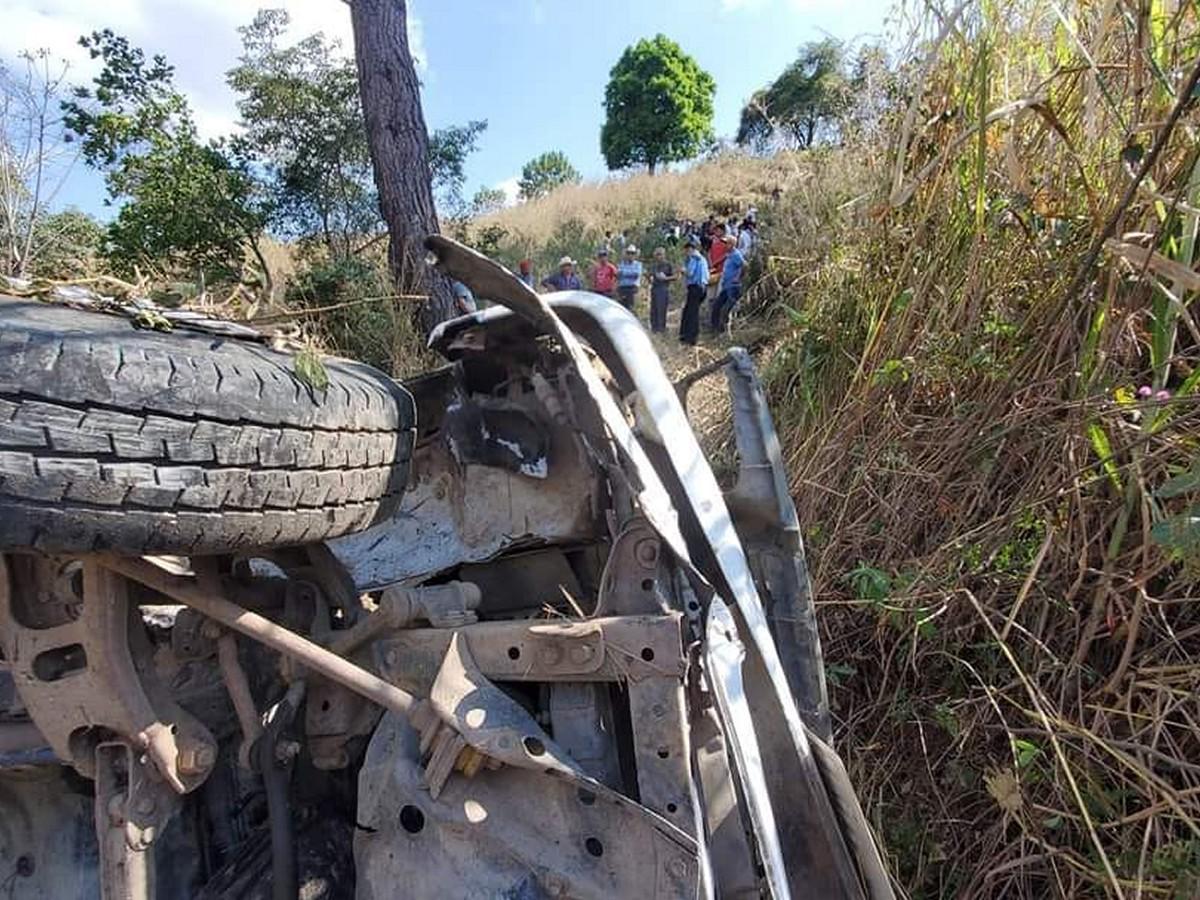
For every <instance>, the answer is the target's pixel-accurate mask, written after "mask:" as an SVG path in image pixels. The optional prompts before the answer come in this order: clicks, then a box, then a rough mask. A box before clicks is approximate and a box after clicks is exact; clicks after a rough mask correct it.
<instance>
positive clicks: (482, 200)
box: [471, 187, 508, 218]
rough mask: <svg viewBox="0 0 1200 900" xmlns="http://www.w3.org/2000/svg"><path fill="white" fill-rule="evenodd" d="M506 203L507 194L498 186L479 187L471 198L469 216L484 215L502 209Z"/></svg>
mask: <svg viewBox="0 0 1200 900" xmlns="http://www.w3.org/2000/svg"><path fill="white" fill-rule="evenodd" d="M506 203H508V194H506V193H504V191H503V190H501V189H500V188H491V187H481V188H480V189H479V190H477V191H476V192H475V196H474V197H472V198H471V217H472V218H474V217H476V216H486V215H487V214H488V213H494V212H496V211H497V210H500V209H503V208H504V206H505V204H506Z"/></svg>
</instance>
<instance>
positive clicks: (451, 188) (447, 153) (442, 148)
mask: <svg viewBox="0 0 1200 900" xmlns="http://www.w3.org/2000/svg"><path fill="white" fill-rule="evenodd" d="M487 124H488V123H487V120H485V119H484V120H477V121H472V122H468V123H467V124H466V125H449V126H447V127H446V128H439V129H437V131H435V132H434V133H433V134H431V135H430V136H429V178H430V181H431V183H432V185H433V190H434V194H435V196H436V198H437V200H438V201H439V202H438V208H439V209H442V210H444V211H445V212H446V213H447V215H449V216H450V217H451V218H455V219H459V218H462V217H463V216H465V215H468V214H469V210H467V209H464V208H463V197H462V189H463V185H464V184H466V181H467V169H466V164H467V157H468V156H470V155H471V154H472V153H474V152H475V148H476V146H477V145H478V143H479V136H480V135H481V134H483V133H484V132H485V131H486V130H487Z"/></svg>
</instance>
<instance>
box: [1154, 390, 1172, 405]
mask: <svg viewBox="0 0 1200 900" xmlns="http://www.w3.org/2000/svg"><path fill="white" fill-rule="evenodd" d="M1154 399H1155V400H1157V401H1158V402H1159V403H1166V402H1167V401H1168V400H1170V399H1171V392H1170V391H1168V390H1161V391H1155V392H1154Z"/></svg>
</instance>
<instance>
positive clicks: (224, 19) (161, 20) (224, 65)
mask: <svg viewBox="0 0 1200 900" xmlns="http://www.w3.org/2000/svg"><path fill="white" fill-rule="evenodd" d="M0 4H2V5H3V8H4V12H3V14H2V16H0V18H2V19H3V24H4V27H3V28H0V62H5V63H9V64H11V63H13V62H14V61H15V60H16V58H17V56H18V55H19V54H20V53H21V52H22V51H25V50H37V49H41V48H46V49H48V50H49V51H50V53H51V55H52V57H54V58H61V59H63V60H65V61H67V62H68V63H69V64H70V72H69V74H68V76H67V80H68V82H70V83H75V84H77V83H81V82H85V81H87V79H88V78H90V77H91V76H92V75H93V74H94V73H95V72H96V71H97V69H98V65H97V63H96V61H95V60H92V59H90V58H89V57H88V54H87V51H85V50H84V49H83V48H82V47H80V46H79V38H80V36H81V35H84V34H90V33H91V32H92V31H96V30H99V29H102V28H111V29H112V30H113V31H115V32H116V33H117V34H119V35H122V36H124V37H126V38H128V39H129V41H130V43H132V44H134V45H135V46H139V47H141V48H142V49H143V50H145V51H146V53H147V55H154V54H158V53H161V54H162V55H163V56H165V57H166V58H167V61H168V62H169V63H171V65H173V66H174V67H175V82H176V84H177V85H178V86H179V88H180V90H181V91H183V92H184V94H186V95H187V98H188V100H189V102H190V103H191V105H192V109H193V111H194V113H195V119H196V125H197V128H198V129H199V131H200V133H201V135H203V136H204V137H217V136H220V135H222V134H229V133H230V132H231V131H233V130H235V127H236V122H237V109H236V107H235V105H234V104H235V99H236V98H235V96H234V94H233V92H232V91H230V90H229V88H228V86H227V85H226V84H225V73H226V72H227V71H228V70H229V69H231V68H232V67H233V66H234V65H235V64H236V63H237V57H238V54H239V53H240V51H241V41H240V39H239V37H238V34H237V30H236V29H237V28H238V27H239V26H242V25H248V24H249V23H250V21H251V20H252V19H253V18H254V14H255V11H256V10H257V9H258V8H259V6H260V5H261V6H270V7H274V8H280V9H285V10H286V11H287V13H288V15H289V16H290V18H291V24H290V26H289V28H288V31H287V35H286V37H287V38H288V39H290V40H299V39H301V38H304V37H307V36H308V35H310V34H314V33H316V32H318V31H320V32H323V33H324V34H325V35H326V36H327V37H329V38H332V39H334V40H337V41H338V42H339V43H340V45H341V48H342V52H344V53H345V54H346V55H347V56H352V55H353V53H354V34H353V29H352V28H351V25H350V7H349V6H347V5H346V4H345V3H341V2H338V0H269V2H267V0H263V3H262V4H253V3H247V2H245V0H174V2H169V3H164V2H161V0H103V2H96V0H0ZM408 39H409V47H410V50H411V52H412V54H413V58H414V62H415V64H416V67H417V71H418V72H419V73H420V74H421V76H422V77H423V78H426V79H427V78H428V77H429V65H428V52H427V50H426V48H425V40H424V29H423V27H422V22H421V20H420V18H419V17H417V16H416V15H415V14H414V13H413V10H412V8H411V4H410V8H409V15H408Z"/></svg>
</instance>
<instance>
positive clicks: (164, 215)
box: [62, 29, 270, 288]
mask: <svg viewBox="0 0 1200 900" xmlns="http://www.w3.org/2000/svg"><path fill="white" fill-rule="evenodd" d="M80 44H81V45H82V46H83V47H85V48H87V50H88V51H89V53H90V54H91V56H92V58H93V59H99V60H100V62H101V69H100V72H99V74H97V75H96V76H95V78H94V79H93V81H92V85H93V86H92V87H91V88H87V87H78V88H76V89H75V91H74V94H73V99H71V100H70V101H68V102H66V103H64V104H63V107H62V108H63V123H64V125H65V126H66V127H67V129H68V130H69V131H70V132H71V133H72V134H74V135H76V136H78V137H79V138H80V140H81V152H82V155H83V158H84V160H85V161H86V162H87V164H88V165H90V166H93V167H94V168H97V169H100V170H102V171H103V172H104V176H105V184H106V186H107V188H108V193H109V199H110V201H112V200H124V201H125V202H124V205H123V206H122V207H121V211H120V212H119V213H118V214H117V217H116V219H115V220H114V221H113V222H112V224H111V225H110V226H109V231H108V243H109V256H110V258H112V259H113V261H114V262H116V263H117V265H118V266H120V267H123V268H125V269H131V268H132V267H133V266H134V265H139V264H140V265H164V266H165V267H166V268H168V269H193V268H196V267H200V268H203V269H209V268H212V269H217V270H218V271H219V272H220V273H221V274H234V273H238V272H240V270H241V267H242V262H243V259H244V256H245V247H246V245H247V244H248V245H249V246H250V248H251V249H252V250H253V251H254V253H255V254H256V256H257V257H258V261H259V264H260V265H261V266H262V270H263V276H264V278H265V279H267V283H268V288H269V287H270V271H269V269H268V267H267V264H266V261H265V260H264V259H263V256H262V253H261V248H260V247H259V245H258V239H259V236H260V234H261V232H262V229H263V226H264V224H265V222H266V219H267V215H266V212H267V211H266V207H265V205H264V204H263V203H262V198H261V192H260V190H259V186H258V184H257V182H256V181H255V179H254V177H253V174H252V172H251V167H250V165H249V162H248V161H247V160H246V159H244V158H241V157H239V156H238V154H237V153H236V152H235V149H234V148H232V147H230V146H229V145H227V144H225V143H222V142H213V143H209V144H202V143H201V142H200V140H199V137H198V135H197V133H196V126H195V123H194V122H193V120H192V116H191V111H190V109H189V108H188V104H187V101H186V100H185V99H184V98H183V96H182V95H181V94H180V93H179V92H178V91H177V90H176V89H175V85H174V81H173V75H174V70H173V69H172V67H171V66H169V65H168V64H167V62H166V60H165V59H164V58H163V57H161V56H155V57H154V58H153V59H152V60H149V61H147V59H146V57H145V54H144V53H143V52H142V51H141V50H140V49H139V48H137V47H133V46H131V45H130V44H129V42H128V41H127V40H126V39H125V38H123V37H120V36H119V35H116V34H114V33H113V32H112V31H110V30H107V29H106V30H104V31H99V32H93V33H92V34H91V35H90V36H89V37H84V38H81V39H80Z"/></svg>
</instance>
